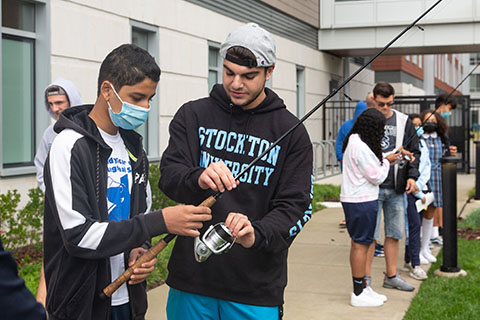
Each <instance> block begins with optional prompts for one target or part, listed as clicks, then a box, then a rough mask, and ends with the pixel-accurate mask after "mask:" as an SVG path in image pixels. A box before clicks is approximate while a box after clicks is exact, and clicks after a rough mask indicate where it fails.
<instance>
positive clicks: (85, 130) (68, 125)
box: [54, 105, 143, 156]
mask: <svg viewBox="0 0 480 320" xmlns="http://www.w3.org/2000/svg"><path fill="white" fill-rule="evenodd" d="M92 109H93V105H83V106H77V107H75V108H68V109H66V110H64V111H63V112H62V113H61V114H60V118H59V119H58V121H57V122H56V123H55V126H54V130H55V132H57V133H60V132H61V131H62V130H64V129H72V130H74V131H76V132H78V133H80V134H82V135H83V136H85V137H88V138H89V139H92V140H93V141H95V142H96V143H98V144H99V145H100V147H102V148H105V149H107V150H110V149H111V148H110V147H109V146H108V145H107V144H106V143H105V141H104V140H103V138H102V136H101V134H100V131H98V127H97V125H96V123H95V121H93V119H92V118H90V117H89V116H88V115H89V114H90V112H91V111H92ZM118 130H119V132H120V135H121V136H122V139H123V141H124V143H125V146H126V147H127V149H128V150H129V151H130V152H131V153H132V154H134V155H136V156H139V155H141V154H142V152H143V151H142V140H143V138H142V136H141V135H139V134H138V133H137V132H135V131H134V130H124V129H122V128H119V129H118Z"/></svg>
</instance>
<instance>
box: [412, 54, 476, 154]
mask: <svg viewBox="0 0 480 320" xmlns="http://www.w3.org/2000/svg"><path fill="white" fill-rule="evenodd" d="M479 65H480V63H477V64H476V65H475V67H474V68H473V69H472V71H470V73H469V74H467V76H466V77H465V78H463V79H462V81H460V83H459V84H458V85H457V86H456V87H455V88H454V89H453V90H452V91H450V93H449V94H448V95H447V97H446V98H445V102H448V99H449V98H450V97H451V96H452V95H453V93H454V92H455V91H457V89H458V88H459V87H460V86H461V85H462V83H464V82H465V80H467V79H468V77H470V76H471V75H472V73H473V72H474V71H475V69H477V68H478V66H479ZM440 106H442V104H439V105H438V106H436V107H435V109H434V110H433V112H432V113H430V114H429V116H428V117H427V118H426V119H425V120H423V121H422V123H421V124H420V126H419V127H418V128H417V129H415V135H416V134H417V132H418V130H420V128H422V127H423V126H424V125H425V123H426V122H427V120H428V119H430V117H431V116H432V115H433V114H434V113H435V112H437V110H438V108H440ZM415 135H412V136H410V137H409V138H408V139H407V141H405V143H403V146H405V145H407V144H408V143H409V142H410V140H412V139H413V138H414V137H415Z"/></svg>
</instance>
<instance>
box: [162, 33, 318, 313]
mask: <svg viewBox="0 0 480 320" xmlns="http://www.w3.org/2000/svg"><path fill="white" fill-rule="evenodd" d="M220 54H221V55H222V56H223V57H224V61H223V85H220V84H217V85H215V86H214V87H213V89H212V91H211V93H210V96H209V97H207V98H203V99H200V100H196V101H191V102H188V103H186V104H184V105H183V106H182V107H181V108H180V109H179V111H178V112H177V114H176V115H175V117H174V119H173V120H172V122H171V124H170V141H169V145H168V148H167V149H166V151H165V152H164V154H163V157H162V161H161V164H160V170H161V173H162V175H161V178H160V181H159V186H160V188H161V189H162V190H163V191H164V192H165V193H166V194H167V195H168V196H170V197H171V198H172V199H174V200H176V201H179V202H183V203H189V204H198V203H200V202H202V201H203V200H204V199H206V198H207V197H208V196H210V195H212V194H214V193H215V192H217V191H220V192H222V196H221V197H220V198H219V199H218V200H217V202H216V203H215V204H214V205H213V207H212V216H213V219H212V224H216V223H219V222H224V221H225V224H226V226H227V227H229V228H230V229H231V231H232V234H233V237H234V238H235V239H236V240H235V244H234V245H233V247H232V248H231V249H230V251H229V252H228V253H225V254H222V255H212V256H210V257H209V258H208V260H206V261H205V262H202V263H199V262H197V261H196V260H195V259H194V252H193V247H194V241H193V239H192V238H186V237H179V238H177V240H176V243H175V246H174V249H173V252H172V256H171V258H170V262H169V267H168V268H169V275H168V279H167V284H168V285H169V286H170V287H171V289H170V292H169V299H168V303H167V316H168V318H169V319H170V320H176V319H182V320H188V319H206V318H208V319H278V318H279V317H280V314H281V312H282V305H283V293H284V289H285V286H286V284H287V254H288V248H289V246H290V245H291V243H292V241H293V240H294V238H295V236H296V235H297V234H298V232H300V230H301V229H302V228H303V226H304V225H305V223H306V222H307V221H308V220H310V217H311V210H312V207H311V198H312V175H311V174H312V157H313V156H312V145H311V142H310V139H309V137H308V134H307V131H306V129H305V127H304V126H299V127H298V128H297V129H296V130H294V131H293V132H292V133H291V134H290V135H289V136H287V137H286V138H285V139H284V140H283V141H282V142H281V143H280V144H278V145H277V146H275V147H274V148H273V149H272V150H271V151H270V152H269V153H268V154H267V155H265V156H264V157H262V158H261V160H260V161H258V162H257V163H256V164H255V165H254V166H253V167H252V168H251V169H250V170H248V171H247V172H246V173H245V174H243V175H242V176H240V177H237V180H235V177H236V176H237V175H238V174H239V173H240V172H241V170H242V169H244V168H246V167H247V166H248V164H249V163H250V162H251V161H252V160H253V159H255V158H256V157H257V156H258V155H260V154H261V153H262V151H264V150H266V148H268V147H269V146H270V145H271V143H272V142H273V141H275V140H276V139H278V138H279V137H280V136H281V135H282V134H283V133H285V132H286V131H287V130H288V129H290V128H291V127H292V126H293V125H295V124H296V123H297V122H298V119H297V118H296V117H295V116H294V115H292V114H291V113H290V112H289V111H288V110H287V109H286V106H285V104H284V103H283V100H282V99H280V98H279V97H278V96H277V95H276V94H275V92H273V91H272V90H270V89H268V88H265V82H266V81H267V80H268V79H269V78H270V77H271V75H272V71H273V69H274V66H275V43H274V40H273V38H272V37H271V35H270V34H269V33H268V32H267V31H265V30H264V29H262V28H260V27H259V26H258V25H256V24H247V25H244V26H241V27H239V28H237V29H235V30H234V31H232V32H231V33H230V34H229V36H228V37H227V39H226V41H225V42H224V43H223V44H222V46H221V49H220ZM206 227H207V226H205V228H204V229H203V230H202V233H203V232H204V231H205V229H206Z"/></svg>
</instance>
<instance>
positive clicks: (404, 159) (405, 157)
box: [398, 154, 412, 169]
mask: <svg viewBox="0 0 480 320" xmlns="http://www.w3.org/2000/svg"><path fill="white" fill-rule="evenodd" d="M410 161H412V157H410V156H409V155H408V154H405V155H403V156H402V159H400V162H399V163H398V167H399V168H400V169H402V168H403V167H405V166H406V165H407V163H409V162H410Z"/></svg>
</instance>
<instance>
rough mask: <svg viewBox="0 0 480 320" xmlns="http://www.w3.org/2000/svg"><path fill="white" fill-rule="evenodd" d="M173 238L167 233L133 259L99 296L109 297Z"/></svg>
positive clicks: (210, 199) (208, 203)
mask: <svg viewBox="0 0 480 320" xmlns="http://www.w3.org/2000/svg"><path fill="white" fill-rule="evenodd" d="M216 201H217V200H216V199H215V197H214V196H210V197H208V198H207V199H205V200H203V202H202V203H200V204H199V206H200V207H208V208H210V207H211V206H213V205H214V204H215V202H216ZM173 238H175V235H173V234H168V235H167V236H166V237H164V238H163V239H160V240H159V241H158V242H157V243H156V244H155V245H154V246H153V247H151V248H150V249H149V250H148V251H147V252H145V253H144V254H143V255H142V256H141V257H140V258H138V260H137V261H135V263H134V264H133V265H132V266H131V267H128V269H127V270H125V271H124V272H123V273H122V274H121V275H120V276H119V277H118V278H117V279H115V280H114V281H113V282H112V283H110V284H109V285H108V286H107V287H105V289H103V292H101V293H100V298H101V299H107V298H108V297H111V296H112V294H113V293H114V292H115V291H117V290H118V288H120V287H121V286H122V284H124V283H125V282H127V281H128V279H130V277H131V275H132V274H133V270H135V268H138V267H140V266H141V265H142V264H143V263H145V262H147V261H150V260H152V259H153V258H155V257H156V256H157V255H158V254H159V253H160V251H162V250H163V249H165V247H166V246H167V245H168V243H169V242H170V241H171V240H172V239H173Z"/></svg>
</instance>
